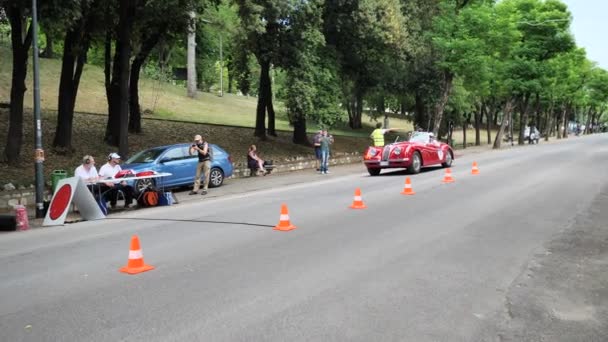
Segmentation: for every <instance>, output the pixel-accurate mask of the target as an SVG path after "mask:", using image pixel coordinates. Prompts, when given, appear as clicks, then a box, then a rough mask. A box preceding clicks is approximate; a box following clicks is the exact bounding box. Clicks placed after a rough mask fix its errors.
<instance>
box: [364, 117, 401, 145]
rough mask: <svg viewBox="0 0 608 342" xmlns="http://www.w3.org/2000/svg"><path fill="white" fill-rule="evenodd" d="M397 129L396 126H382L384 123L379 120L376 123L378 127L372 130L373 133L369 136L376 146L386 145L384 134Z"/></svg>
mask: <svg viewBox="0 0 608 342" xmlns="http://www.w3.org/2000/svg"><path fill="white" fill-rule="evenodd" d="M396 130H397V129H396V128H382V123H380V122H378V123H377V124H376V129H375V130H373V131H372V134H370V135H369V137H370V138H372V143H373V144H374V146H375V147H382V146H384V135H385V134H386V133H388V132H394V131H396Z"/></svg>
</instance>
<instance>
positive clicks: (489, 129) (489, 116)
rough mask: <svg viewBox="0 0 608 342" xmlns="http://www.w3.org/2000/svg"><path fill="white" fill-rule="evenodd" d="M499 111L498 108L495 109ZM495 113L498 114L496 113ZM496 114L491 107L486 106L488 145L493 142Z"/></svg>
mask: <svg viewBox="0 0 608 342" xmlns="http://www.w3.org/2000/svg"><path fill="white" fill-rule="evenodd" d="M495 112H498V110H495ZM494 115H497V114H496V113H495V114H494ZM494 115H492V111H491V110H490V108H486V120H487V122H486V133H487V134H488V145H490V144H491V143H492V120H493V117H494Z"/></svg>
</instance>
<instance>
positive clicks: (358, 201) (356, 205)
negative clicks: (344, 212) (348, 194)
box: [350, 188, 367, 209]
mask: <svg viewBox="0 0 608 342" xmlns="http://www.w3.org/2000/svg"><path fill="white" fill-rule="evenodd" d="M350 208H351V209H365V208H367V206H366V205H365V204H364V203H363V199H362V198H361V189H359V188H356V189H355V198H354V199H353V204H351V205H350Z"/></svg>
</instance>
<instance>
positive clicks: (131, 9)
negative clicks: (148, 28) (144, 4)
mask: <svg viewBox="0 0 608 342" xmlns="http://www.w3.org/2000/svg"><path fill="white" fill-rule="evenodd" d="M118 11H119V21H118V26H117V39H116V51H115V53H114V63H113V64H114V65H113V68H112V80H111V81H110V91H109V93H110V98H109V99H108V107H109V109H110V113H109V116H108V125H107V126H106V142H107V143H108V144H109V145H111V146H117V147H118V150H119V154H121V155H123V157H126V156H127V155H128V151H129V148H128V126H129V98H128V97H129V74H130V72H129V69H130V68H129V67H130V64H129V60H130V57H131V28H132V23H133V20H134V16H135V5H134V3H133V2H130V1H128V2H123V1H121V2H120V5H119V9H118Z"/></svg>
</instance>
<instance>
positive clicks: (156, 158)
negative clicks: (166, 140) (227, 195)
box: [121, 144, 233, 192]
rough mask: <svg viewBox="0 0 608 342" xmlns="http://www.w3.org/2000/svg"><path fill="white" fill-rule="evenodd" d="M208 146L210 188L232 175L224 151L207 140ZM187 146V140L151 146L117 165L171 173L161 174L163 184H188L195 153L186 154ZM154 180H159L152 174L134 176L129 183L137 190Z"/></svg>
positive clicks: (190, 183) (137, 170)
mask: <svg viewBox="0 0 608 342" xmlns="http://www.w3.org/2000/svg"><path fill="white" fill-rule="evenodd" d="M209 147H210V148H211V153H212V155H211V156H212V158H211V173H210V175H209V187H211V188H214V187H218V186H220V185H222V183H224V178H226V177H230V176H232V171H233V167H232V159H231V158H230V155H229V154H228V152H226V151H225V150H223V149H222V148H220V147H219V146H217V145H215V144H209ZM189 148H190V144H175V145H167V146H158V147H152V148H149V149H147V150H143V151H140V152H138V153H136V154H134V155H133V156H132V157H131V158H129V159H128V160H127V161H126V162H125V164H124V165H121V167H122V169H123V170H133V171H134V172H136V173H137V172H142V171H156V172H158V173H162V172H168V173H171V176H167V177H163V179H162V181H160V182H162V186H163V187H165V188H177V187H181V186H191V185H193V184H194V176H195V175H196V165H197V163H198V156H197V155H196V154H194V155H190V154H189ZM201 177H204V175H202V176H201ZM156 182H159V181H158V180H157V179H155V178H149V179H138V180H135V181H134V182H133V184H131V185H132V186H133V187H134V188H135V190H136V191H137V192H139V191H141V190H144V189H146V188H147V187H149V186H155V185H156ZM159 185H161V184H159Z"/></svg>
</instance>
